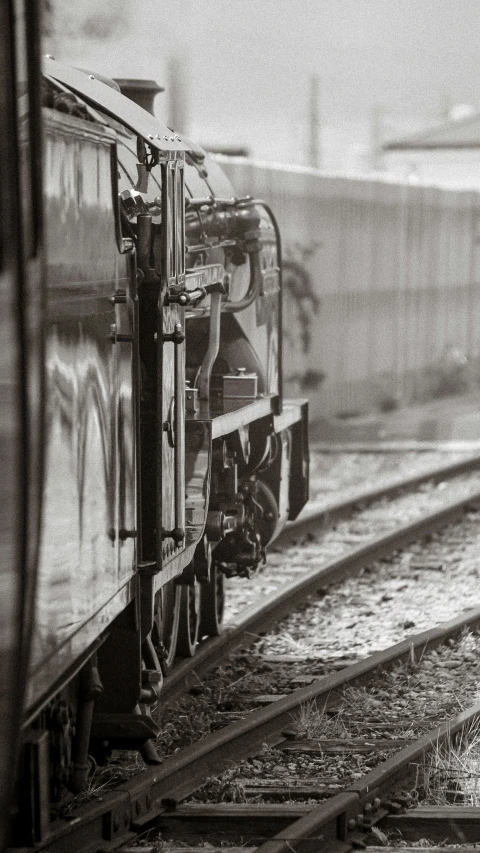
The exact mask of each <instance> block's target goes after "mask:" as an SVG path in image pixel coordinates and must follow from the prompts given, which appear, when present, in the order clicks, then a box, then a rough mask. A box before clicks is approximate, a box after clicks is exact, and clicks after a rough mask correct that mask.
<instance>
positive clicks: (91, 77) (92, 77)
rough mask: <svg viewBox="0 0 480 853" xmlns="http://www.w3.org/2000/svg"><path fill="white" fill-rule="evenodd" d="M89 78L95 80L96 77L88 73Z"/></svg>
mask: <svg viewBox="0 0 480 853" xmlns="http://www.w3.org/2000/svg"><path fill="white" fill-rule="evenodd" d="M88 79H89V80H96V77H95V76H94V75H93V74H89V75H88Z"/></svg>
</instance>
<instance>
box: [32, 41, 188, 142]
mask: <svg viewBox="0 0 480 853" xmlns="http://www.w3.org/2000/svg"><path fill="white" fill-rule="evenodd" d="M43 67H44V71H45V74H48V75H49V76H50V77H53V79H54V80H59V81H60V83H63V84H64V85H65V86H67V87H68V88H69V89H72V90H73V91H74V92H77V93H78V94H79V95H81V96H82V98H85V100H86V101H88V102H89V103H90V104H92V105H93V106H98V108H99V109H102V110H105V112H106V113H108V114H109V115H111V116H113V117H114V118H117V119H118V120H119V121H121V122H122V123H123V124H125V125H126V127H129V128H130V129H131V130H133V131H134V132H135V133H138V134H139V135H140V136H142V137H143V138H144V139H145V140H146V141H147V142H148V144H149V145H150V146H152V147H153V148H156V149H158V150H160V151H186V150H188V144H185V143H184V142H182V140H181V138H180V136H179V135H178V134H174V133H173V132H172V131H171V130H169V129H168V127H167V126H166V125H164V124H162V123H161V122H160V121H159V120H158V119H157V118H154V117H153V116H152V115H150V113H147V112H146V111H145V110H142V109H141V107H139V106H137V104H135V103H134V102H133V101H131V100H130V99H129V98H126V97H125V96H124V95H121V94H120V92H117V91H116V90H115V89H112V88H111V87H110V86H107V85H106V84H105V83H102V82H101V80H97V79H96V78H95V75H93V74H87V73H86V72H84V71H78V69H76V68H71V67H69V66H67V65H61V64H60V63H59V62H56V61H55V60H54V59H51V57H47V56H46V57H44V60H43Z"/></svg>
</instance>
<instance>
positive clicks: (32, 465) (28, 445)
mask: <svg viewBox="0 0 480 853" xmlns="http://www.w3.org/2000/svg"><path fill="white" fill-rule="evenodd" d="M37 26H38V21H37V15H36V4H35V3H32V4H31V7H30V8H29V9H28V12H27V11H26V10H25V8H24V5H23V3H20V2H13V0H7V2H5V3H2V5H1V8H0V79H1V81H2V85H1V87H0V114H1V124H0V204H1V209H2V217H1V222H0V294H1V300H2V311H1V315H0V317H1V319H0V324H1V332H0V336H1V356H0V470H1V476H2V501H1V510H0V661H1V666H0V723H1V725H0V815H1V816H2V818H3V817H4V816H5V815H6V814H7V813H8V807H9V799H10V796H11V788H12V781H13V773H12V768H13V766H14V764H15V761H16V757H17V751H18V745H19V743H18V737H19V734H20V725H21V719H22V707H23V704H24V692H25V684H26V670H27V665H28V655H29V649H30V640H31V634H32V625H33V603H34V595H35V575H36V559H37V548H38V533H39V524H38V522H39V512H40V504H41V498H40V488H39V487H40V479H41V451H42V414H41V408H42V404H41V398H42V361H43V359H42V337H41V327H42V311H43V306H42V296H43V277H42V263H41V261H42V203H41V183H40V164H41V144H40V142H41V136H40V99H39V86H38V74H35V70H36V69H37V68H38V57H37V55H36V51H37V49H38V44H39V41H38V34H37ZM4 833H5V821H4V820H3V819H0V849H3V846H4V843H5V835H4Z"/></svg>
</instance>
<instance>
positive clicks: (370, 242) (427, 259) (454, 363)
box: [217, 158, 480, 418]
mask: <svg viewBox="0 0 480 853" xmlns="http://www.w3.org/2000/svg"><path fill="white" fill-rule="evenodd" d="M217 159H218V160H219V161H220V162H221V165H222V167H223V169H225V171H226V172H227V174H228V176H229V177H230V179H231V181H232V183H233V185H234V187H235V191H236V192H237V194H239V195H247V194H249V195H254V196H256V197H261V198H263V199H265V200H266V201H267V202H269V203H270V204H271V205H272V207H273V209H274V212H275V213H276V215H277V217H278V220H279V224H280V228H281V231H282V236H283V251H284V259H285V260H286V271H285V277H284V279H285V287H284V315H285V341H284V352H285V356H284V375H285V379H286V381H287V386H286V393H287V394H289V395H292V394H294V395H295V394H304V395H305V394H307V395H308V396H309V399H310V407H311V413H312V417H313V418H315V417H318V416H320V415H325V414H344V415H348V414H354V413H359V414H361V413H365V412H369V411H374V410H378V409H388V408H389V407H394V406H396V405H399V404H400V405H401V404H404V403H408V402H413V401H415V400H425V399H429V398H431V397H434V396H436V395H439V394H440V393H442V392H443V393H446V392H448V391H449V390H458V389H460V388H461V387H462V386H463V385H471V386H473V385H476V384H478V382H477V371H478V364H479V363H480V269H479V263H480V254H479V251H480V245H479V244H478V242H477V241H478V240H479V238H480V230H479V221H480V194H478V193H475V192H467V191H455V190H449V189H440V188H436V187H424V186H415V185H407V184H401V183H394V182H389V181H387V180H382V179H375V178H371V179H370V178H365V179H362V178H345V177H335V176H332V177H329V176H326V175H323V174H321V173H320V172H317V171H314V170H311V169H302V168H299V167H286V166H275V165H267V164H261V163H255V162H253V161H249V160H243V159H233V158H217ZM317 301H318V305H317ZM315 309H317V313H315ZM464 358H467V359H468V363H467V365H465V364H464V362H463V359H464ZM322 373H323V374H324V379H323V381H322V382H318V380H319V374H322ZM316 383H317V385H316V387H315V384H316Z"/></svg>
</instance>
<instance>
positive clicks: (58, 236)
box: [0, 0, 309, 848]
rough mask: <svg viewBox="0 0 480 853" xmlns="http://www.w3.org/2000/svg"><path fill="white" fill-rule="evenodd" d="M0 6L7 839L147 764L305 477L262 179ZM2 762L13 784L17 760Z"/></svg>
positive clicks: (302, 431)
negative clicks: (165, 692) (236, 175)
mask: <svg viewBox="0 0 480 853" xmlns="http://www.w3.org/2000/svg"><path fill="white" fill-rule="evenodd" d="M35 7H36V4H35V3H32V4H31V5H30V4H29V7H27V6H26V5H24V4H22V3H21V2H20V0H9V2H8V3H6V4H3V6H2V13H1V14H2V15H3V16H4V20H3V21H0V24H1V26H0V32H1V38H2V41H3V42H4V44H3V45H2V48H3V50H2V54H3V57H4V58H3V60H2V61H3V62H4V65H5V68H4V69H3V70H4V76H3V78H2V79H3V80H5V83H6V85H4V86H3V89H2V95H1V97H2V99H3V102H2V106H3V113H2V115H3V120H2V136H1V138H0V145H1V150H0V154H1V157H0V160H1V163H0V170H1V171H0V175H1V192H2V203H3V209H4V211H8V215H7V216H4V217H3V218H2V226H1V228H2V239H1V241H0V249H1V253H2V256H3V257H2V261H3V263H2V270H1V287H2V293H3V297H4V300H3V301H4V306H5V308H6V310H5V311H4V313H3V314H2V321H1V322H2V333H3V344H2V368H1V376H0V378H1V383H0V389H1V393H2V419H1V431H2V441H1V442H0V446H1V453H2V476H3V480H4V502H3V503H4V510H3V511H2V512H3V515H2V567H1V574H0V578H1V583H2V592H3V595H2V596H1V605H0V607H1V630H2V645H1V653H2V660H3V670H4V677H3V678H2V682H1V686H0V690H1V693H0V703H1V714H2V720H3V721H5V724H4V725H3V726H2V727H1V729H0V784H1V789H0V797H1V803H0V805H1V808H2V812H1V813H2V815H3V816H5V815H7V814H9V815H10V819H8V820H4V821H3V822H4V823H5V825H6V824H8V827H6V826H5V827H3V828H2V833H3V834H2V837H1V842H0V846H1V845H4V844H5V843H6V839H7V836H8V844H9V845H10V847H12V848H15V847H18V846H21V847H23V848H28V847H31V846H35V845H37V846H38V845H42V844H44V843H45V842H46V840H48V837H49V832H50V825H51V815H52V810H54V809H55V807H56V804H58V803H61V802H62V800H63V799H64V798H65V796H72V795H77V794H79V793H81V792H82V791H83V790H84V789H85V787H86V786H87V784H88V779H89V775H90V774H91V772H92V768H94V767H95V765H96V764H98V763H103V762H105V761H106V760H108V756H109V754H110V753H111V751H112V750H113V749H131V750H137V751H139V752H140V754H141V755H142V757H143V759H144V761H145V762H146V763H149V764H155V763H156V762H158V761H159V759H158V755H157V754H156V750H155V746H154V739H155V736H156V735H157V733H158V726H157V724H156V722H155V713H154V710H155V708H156V707H157V705H158V703H159V702H160V701H161V688H162V682H163V678H164V677H165V676H166V675H168V673H169V672H170V670H171V668H172V666H173V664H174V660H175V658H176V657H178V656H180V657H189V656H193V655H194V654H195V650H196V648H197V645H198V643H199V642H200V641H201V640H202V639H203V638H206V637H208V636H214V635H216V634H218V633H219V632H220V631H221V626H222V618H223V611H224V600H225V583H224V579H225V577H228V578H231V577H235V576H249V574H250V573H251V572H254V571H255V570H256V569H257V568H258V566H259V565H260V564H261V563H262V561H263V560H264V559H265V549H266V548H267V546H268V545H269V543H270V542H271V541H272V540H274V539H275V537H276V536H277V535H278V533H279V532H280V530H281V529H282V527H283V526H284V525H285V523H286V522H287V520H289V519H294V518H295V517H296V516H297V515H298V513H299V512H300V510H301V509H302V508H303V506H304V505H305V503H306V501H307V498H308V461H309V458H308V406H307V402H306V401H305V400H303V399H302V400H286V399H284V397H283V394H282V336H283V330H282V286H281V285H282V259H281V241H280V233H279V229H278V225H277V222H276V219H275V216H274V214H273V212H272V210H271V209H270V207H269V206H268V205H267V204H266V203H264V202H263V201H261V200H260V199H255V198H251V197H248V196H245V197H238V196H237V195H236V194H235V192H234V189H233V188H232V186H231V184H230V182H229V180H228V179H227V178H226V176H225V174H224V172H223V171H222V170H221V168H220V167H219V166H218V165H217V164H216V163H215V162H214V161H213V160H212V159H211V158H209V156H208V155H207V154H206V152H205V151H204V150H203V149H202V148H201V147H200V146H198V145H196V144H195V143H193V142H191V141H190V140H189V139H185V138H184V137H183V135H182V134H179V133H176V132H175V131H173V130H172V129H170V128H168V127H166V126H165V125H163V124H162V122H160V121H159V119H157V118H155V117H154V115H153V114H152V113H151V112H149V111H148V110H146V109H144V108H143V106H140V104H144V103H145V97H146V96H148V93H149V92H150V94H151V93H152V91H153V92H154V91H155V84H153V83H152V81H132V80H121V81H118V82H116V81H113V80H110V79H106V78H103V77H100V76H99V75H97V74H95V73H94V72H89V71H83V70H78V69H75V68H73V67H70V66H67V65H62V64H61V63H59V62H57V61H56V60H55V59H54V58H53V57H45V58H44V59H43V63H42V66H43V70H42V74H41V75H40V72H39V68H40V66H39V44H40V39H39V34H38V21H37V20H36V17H35ZM14 766H18V768H19V769H18V773H17V774H16V782H15V785H14V790H13V794H12V782H11V779H12V776H14V775H15V774H14V773H13V770H12V768H13V767H14Z"/></svg>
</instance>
